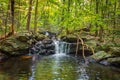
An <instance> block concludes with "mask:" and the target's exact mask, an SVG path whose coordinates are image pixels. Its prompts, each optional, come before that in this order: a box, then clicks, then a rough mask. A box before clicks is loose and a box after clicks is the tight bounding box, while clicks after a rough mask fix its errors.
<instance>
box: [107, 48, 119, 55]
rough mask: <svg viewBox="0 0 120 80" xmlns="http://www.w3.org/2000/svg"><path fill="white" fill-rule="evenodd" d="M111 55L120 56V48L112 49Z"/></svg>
mask: <svg viewBox="0 0 120 80" xmlns="http://www.w3.org/2000/svg"><path fill="white" fill-rule="evenodd" d="M109 53H110V54H113V55H117V56H120V47H110V48H109Z"/></svg>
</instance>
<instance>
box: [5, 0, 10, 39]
mask: <svg viewBox="0 0 120 80" xmlns="http://www.w3.org/2000/svg"><path fill="white" fill-rule="evenodd" d="M9 10H10V0H9V1H8V9H7V12H6V19H5V37H6V35H7V28H8V26H7V23H8V14H9V12H8V11H9Z"/></svg>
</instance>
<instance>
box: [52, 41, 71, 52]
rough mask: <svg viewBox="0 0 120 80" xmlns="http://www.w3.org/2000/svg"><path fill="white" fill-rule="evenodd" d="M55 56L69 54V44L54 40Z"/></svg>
mask: <svg viewBox="0 0 120 80" xmlns="http://www.w3.org/2000/svg"><path fill="white" fill-rule="evenodd" d="M54 44H55V54H67V53H69V52H70V43H67V42H63V41H57V40H54Z"/></svg>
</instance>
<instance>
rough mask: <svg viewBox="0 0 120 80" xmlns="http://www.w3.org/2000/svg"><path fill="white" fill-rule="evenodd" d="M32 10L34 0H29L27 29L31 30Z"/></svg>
mask: <svg viewBox="0 0 120 80" xmlns="http://www.w3.org/2000/svg"><path fill="white" fill-rule="evenodd" d="M31 11H32V0H30V1H29V9H28V18H27V23H26V29H27V30H28V31H29V30H30V19H31Z"/></svg>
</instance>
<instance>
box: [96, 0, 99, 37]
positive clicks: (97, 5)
mask: <svg viewBox="0 0 120 80" xmlns="http://www.w3.org/2000/svg"><path fill="white" fill-rule="evenodd" d="M98 13H99V1H98V0H96V15H97V14H98ZM97 28H98V24H97V23H96V32H95V36H98V30H97Z"/></svg>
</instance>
